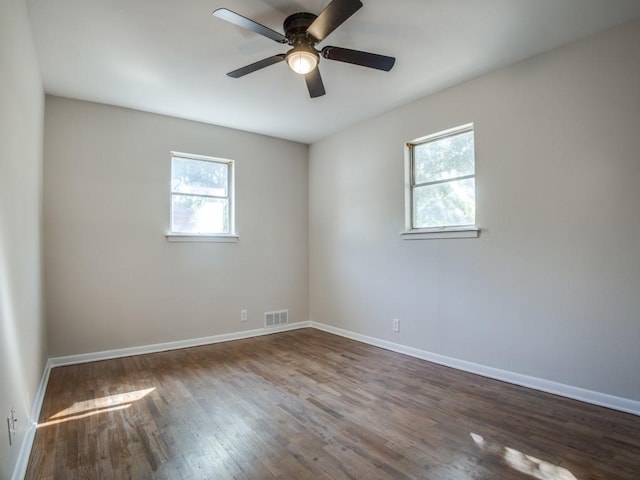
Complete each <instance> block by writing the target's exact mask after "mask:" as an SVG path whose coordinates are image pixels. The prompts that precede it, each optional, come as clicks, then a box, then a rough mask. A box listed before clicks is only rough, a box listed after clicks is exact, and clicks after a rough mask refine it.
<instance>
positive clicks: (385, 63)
mask: <svg viewBox="0 0 640 480" xmlns="http://www.w3.org/2000/svg"><path fill="white" fill-rule="evenodd" d="M322 56H323V57H324V58H327V59H329V60H337V61H338V62H346V63H352V64H354V65H360V66H361V67H369V68H375V69H378V70H384V71H385V72H388V71H389V70H391V69H392V68H393V65H394V64H395V63H396V59H395V58H394V57H387V56H385V55H378V54H377V53H369V52H361V51H360V50H350V49H348V48H341V47H324V48H323V49H322Z"/></svg>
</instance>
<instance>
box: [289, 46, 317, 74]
mask: <svg viewBox="0 0 640 480" xmlns="http://www.w3.org/2000/svg"><path fill="white" fill-rule="evenodd" d="M287 63H288V64H289V67H290V68H291V70H293V71H294V72H296V73H298V74H300V75H306V74H307V73H309V72H312V71H313V70H314V69H315V68H316V67H317V66H318V53H317V52H315V51H311V50H307V49H302V48H294V49H293V50H291V51H290V52H289V53H287Z"/></svg>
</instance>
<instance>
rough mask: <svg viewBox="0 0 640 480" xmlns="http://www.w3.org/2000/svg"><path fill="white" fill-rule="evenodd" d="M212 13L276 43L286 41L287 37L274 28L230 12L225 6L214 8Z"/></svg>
mask: <svg viewBox="0 0 640 480" xmlns="http://www.w3.org/2000/svg"><path fill="white" fill-rule="evenodd" d="M212 15H213V16H214V17H218V18H221V19H222V20H225V21H227V22H229V23H233V24H234V25H237V26H238V27H242V28H246V29H247V30H251V31H252V32H255V33H258V34H260V35H262V36H265V37H267V38H270V39H271V40H275V41H276V42H278V43H287V37H285V36H284V35H282V34H281V33H278V32H276V31H275V30H271V29H270V28H268V27H265V26H264V25H261V24H260V23H258V22H254V21H253V20H251V19H250V18H247V17H243V16H242V15H240V14H238V13H236V12H232V11H231V10H228V9H226V8H218V9H217V10H214V11H213V13H212Z"/></svg>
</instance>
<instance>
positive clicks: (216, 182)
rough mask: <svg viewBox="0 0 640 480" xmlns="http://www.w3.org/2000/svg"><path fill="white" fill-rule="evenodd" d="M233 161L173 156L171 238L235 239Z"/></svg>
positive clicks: (198, 156) (174, 153) (181, 154)
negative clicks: (216, 237) (210, 237)
mask: <svg viewBox="0 0 640 480" xmlns="http://www.w3.org/2000/svg"><path fill="white" fill-rule="evenodd" d="M233 209H234V205H233V161H231V160H224V159H220V158H212V157H204V156H201V155H190V154H185V153H176V152H171V234H170V235H199V236H200V235H201V236H233V235H234V233H235V232H234V211H233Z"/></svg>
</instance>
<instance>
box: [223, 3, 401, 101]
mask: <svg viewBox="0 0 640 480" xmlns="http://www.w3.org/2000/svg"><path fill="white" fill-rule="evenodd" d="M361 7H362V2H360V0H333V1H332V2H331V3H329V5H327V6H326V8H325V9H324V10H323V11H322V12H321V13H320V15H314V14H313V13H307V12H299V13H294V14H293V15H289V16H288V17H287V18H286V19H285V21H284V23H283V28H284V32H285V33H284V35H282V34H281V33H279V32H276V31H275V30H272V29H270V28H268V27H265V26H264V25H261V24H260V23H258V22H255V21H253V20H251V19H249V18H246V17H243V16H242V15H240V14H238V13H235V12H232V11H231V10H228V9H226V8H219V9H217V10H215V11H214V12H213V15H214V16H216V17H218V18H221V19H222V20H225V21H227V22H229V23H232V24H234V25H237V26H239V27H242V28H246V29H247V30H251V31H252V32H255V33H258V34H260V35H263V36H265V37H267V38H270V39H271V40H274V41H276V42H278V43H283V44H284V43H287V44H289V45H291V47H293V48H291V49H290V50H289V51H288V52H287V53H280V54H278V55H274V56H272V57H268V58H265V59H263V60H260V61H258V62H255V63H252V64H251V65H247V66H245V67H242V68H238V69H237V70H234V71H232V72H229V73H227V75H228V76H230V77H233V78H240V77H242V76H244V75H247V74H249V73H253V72H255V71H257V70H260V69H262V68H265V67H268V66H270V65H274V64H276V63H280V62H282V61H286V62H287V63H288V64H289V67H291V69H292V70H293V71H294V72H296V73H299V74H300V75H304V79H305V81H306V84H307V88H308V90H309V95H310V96H311V98H315V97H320V96H322V95H324V94H325V90H324V84H323V83H322V77H321V76H320V71H319V70H318V63H319V61H320V56H322V57H323V58H326V59H327V60H337V61H338V62H346V63H351V64H354V65H360V66H363V67H369V68H375V69H377V70H384V71H386V72H388V71H389V70H391V68H392V67H393V64H394V63H395V61H396V59H395V58H394V57H387V56H385V55H378V54H376V53H369V52H362V51H360V50H351V49H348V48H341V47H331V46H327V47H324V48H323V49H322V50H316V48H315V47H316V44H317V43H320V42H321V41H322V40H324V39H325V38H326V37H327V36H329V34H330V33H331V32H333V31H334V30H335V29H336V28H338V27H339V26H340V25H342V24H343V23H344V22H345V21H346V20H347V19H348V18H349V17H350V16H351V15H353V14H354V13H355V12H356V11H358V10H359V9H360V8H361Z"/></svg>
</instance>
